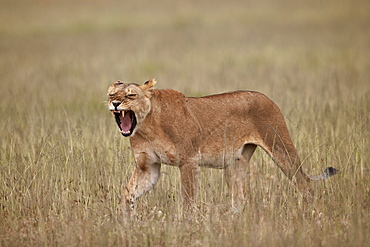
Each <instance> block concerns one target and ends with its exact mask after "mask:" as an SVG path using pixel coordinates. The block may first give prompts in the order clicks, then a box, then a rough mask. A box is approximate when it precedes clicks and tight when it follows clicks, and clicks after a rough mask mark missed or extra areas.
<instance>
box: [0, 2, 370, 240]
mask: <svg viewBox="0 0 370 247" xmlns="http://www.w3.org/2000/svg"><path fill="white" fill-rule="evenodd" d="M369 9H370V3H369V1H365V0H355V1H347V0H346V1H345V0H336V1H334V0H327V1H316V0H310V1H303V0H298V1H289V0H279V1H269V0H266V1H254V0H251V1H241V0H240V1H238V0H237V1H232V2H230V1H221V0H216V1H206V0H202V1H182V2H177V1H169V0H159V1H144V0H143V1H118V0H116V1H113V0H111V1H97V0H94V1H87V0H83V1H70V0H68V1H41V0H40V1H37V0H33V1H8V0H0V79H1V82H0V99H1V100H0V140H1V141H0V246H43V245H44V246H53V245H58V246H101V245H106V246H119V245H121V246H366V245H367V243H368V242H369V240H370V186H369V185H370V176H369V175H370V174H369V173H370V170H369V169H370V163H369V161H370V152H369V144H370V143H369V120H370V119H369V118H370V117H369V116H370V79H369V78H370V56H369V54H370V32H369V29H370V26H369V23H370V14H369V11H368V10H369ZM153 77H155V78H156V79H157V81H158V84H157V85H158V88H173V89H176V90H179V91H181V92H184V93H185V94H186V95H188V96H202V95H206V94H212V93H219V92H224V91H229V90H239V89H247V90H256V91H260V92H263V93H265V94H266V95H268V96H269V97H270V98H271V99H273V100H274V101H275V102H276V103H277V104H278V105H279V107H280V108H281V110H282V112H283V114H284V116H285V118H286V121H287V124H288V127H289V130H290V132H291V134H292V138H293V141H294V144H295V145H296V147H297V149H298V152H299V154H300V156H301V159H302V160H303V167H304V170H306V171H307V172H308V173H310V174H318V173H321V172H322V169H323V168H325V167H327V166H334V167H336V168H338V169H339V170H340V174H338V175H337V176H335V177H333V178H332V179H330V180H326V181H323V182H315V183H313V187H314V190H315V198H314V201H313V202H312V203H310V204H307V203H304V202H303V201H302V198H301V197H300V195H299V193H297V192H296V191H295V190H294V188H293V187H292V186H291V184H290V182H289V181H288V179H287V178H286V177H285V176H284V175H283V174H282V173H281V171H280V170H279V169H278V168H277V166H276V165H274V164H273V163H272V161H271V160H270V158H269V157H268V156H266V155H265V154H264V153H263V152H262V151H260V150H258V151H257V153H256V154H255V156H254V157H253V158H252V164H251V166H250V167H248V168H246V169H248V172H249V175H248V187H247V191H248V203H247V205H246V207H245V210H244V211H243V212H242V213H240V214H239V215H233V214H231V213H230V211H229V208H230V204H231V202H230V201H231V200H230V194H229V190H228V188H227V186H226V184H225V181H224V179H223V175H222V171H219V170H212V169H202V171H201V181H200V185H199V195H198V203H197V205H198V208H199V216H198V217H197V218H196V219H194V220H184V219H183V217H182V210H181V197H180V195H181V193H180V192H181V189H180V182H179V172H178V170H177V169H176V168H173V167H167V166H164V167H163V170H162V173H161V178H160V181H159V183H158V184H157V185H156V187H155V188H154V190H152V191H151V192H150V193H148V194H146V195H145V196H143V197H142V198H141V199H140V201H139V206H138V209H137V210H138V213H139V217H138V218H137V219H134V220H133V219H127V218H125V217H123V215H122V206H121V204H120V203H121V195H122V192H123V189H124V186H125V184H126V183H127V181H128V179H129V177H130V175H131V171H132V168H133V166H134V161H133V157H132V156H131V151H130V147H129V142H128V140H127V139H125V138H123V137H121V136H120V135H119V133H118V130H117V127H116V125H115V123H114V120H113V119H112V118H111V115H110V113H109V111H108V110H107V107H106V103H105V101H106V89H107V87H108V85H109V84H110V83H111V82H113V81H115V80H118V79H121V80H124V81H134V82H144V81H146V80H147V79H149V78H153Z"/></svg>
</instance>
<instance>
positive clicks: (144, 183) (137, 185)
mask: <svg viewBox="0 0 370 247" xmlns="http://www.w3.org/2000/svg"><path fill="white" fill-rule="evenodd" d="M160 169H161V164H158V163H152V164H142V163H141V164H140V165H139V164H138V165H137V166H136V167H135V169H134V173H133V174H132V176H131V178H130V181H129V183H128V185H127V186H126V190H125V193H124V197H125V201H126V205H127V207H128V208H129V210H130V211H133V210H134V208H135V201H136V199H137V198H139V197H140V196H141V195H143V194H144V193H145V192H147V191H149V190H151V189H152V188H153V186H154V185H155V184H156V183H157V181H158V178H159V174H160Z"/></svg>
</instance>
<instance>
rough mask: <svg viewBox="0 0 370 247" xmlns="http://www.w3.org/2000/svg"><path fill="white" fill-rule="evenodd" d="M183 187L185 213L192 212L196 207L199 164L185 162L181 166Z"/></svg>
mask: <svg viewBox="0 0 370 247" xmlns="http://www.w3.org/2000/svg"><path fill="white" fill-rule="evenodd" d="M180 173H181V188H182V193H183V200H184V211H185V214H192V211H193V209H194V208H195V199H196V195H197V185H198V173H199V168H198V165H197V164H193V163H191V164H184V165H182V166H180Z"/></svg>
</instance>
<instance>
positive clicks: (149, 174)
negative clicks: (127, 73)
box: [108, 79, 337, 209]
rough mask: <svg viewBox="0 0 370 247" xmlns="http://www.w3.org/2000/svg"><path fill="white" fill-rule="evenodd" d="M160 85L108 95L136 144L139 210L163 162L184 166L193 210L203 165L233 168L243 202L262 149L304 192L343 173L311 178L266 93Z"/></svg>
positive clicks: (124, 87)
mask: <svg viewBox="0 0 370 247" xmlns="http://www.w3.org/2000/svg"><path fill="white" fill-rule="evenodd" d="M155 84H156V81H155V79H151V80H149V81H147V82H145V83H144V84H143V85H138V84H135V83H123V82H121V81H116V82H114V83H113V84H112V85H111V86H110V87H109V89H108V107H109V110H110V111H111V112H112V114H113V116H114V117H115V120H116V122H117V125H118V127H119V130H120V132H121V134H122V135H123V136H125V137H129V138H130V143H131V147H132V151H133V155H134V157H135V161H136V167H135V169H134V172H133V175H132V177H131V179H130V181H129V184H128V185H127V187H126V190H125V194H124V197H125V200H126V202H127V205H128V206H129V207H130V208H132V209H133V208H134V203H135V200H136V199H137V198H138V197H140V196H141V195H142V194H144V193H145V192H147V191H149V190H150V189H152V188H153V186H154V185H155V184H156V183H157V181H158V178H159V174H160V169H161V164H167V165H172V166H177V167H179V169H180V173H181V184H182V191H183V195H184V199H185V200H184V202H185V206H186V207H189V206H192V205H193V204H194V200H195V197H196V188H197V177H198V171H199V166H205V167H211V168H218V169H225V175H226V176H225V178H226V182H227V184H228V185H229V186H230V188H231V190H232V195H233V197H232V198H233V199H232V200H233V202H232V203H233V205H236V206H238V205H237V202H240V203H241V204H243V203H244V201H245V192H244V180H245V176H246V166H247V165H248V162H249V160H250V159H251V156H252V155H253V152H254V151H255V149H256V147H257V146H259V147H261V148H262V149H263V150H264V151H265V152H266V153H267V154H268V155H269V156H270V157H271V158H272V159H273V160H274V162H275V163H276V164H277V165H278V166H279V167H280V169H281V170H282V171H283V172H284V173H285V174H286V175H287V176H288V178H289V179H292V180H294V181H295V183H296V184H297V186H298V187H299V188H300V189H301V190H310V189H309V186H310V180H320V179H326V178H328V177H329V176H331V175H334V174H335V173H336V172H337V170H336V169H335V168H331V167H329V168H327V169H326V170H325V172H324V173H323V174H322V175H319V176H309V175H307V174H306V173H305V172H303V170H302V167H301V162H300V159H299V157H298V154H297V151H296V149H295V147H294V145H293V143H292V140H291V138H290V135H289V132H288V129H287V126H286V124H285V121H284V118H283V116H282V114H281V112H280V110H279V108H278V107H277V106H276V104H275V103H274V102H272V101H271V100H270V99H269V98H267V97H266V96H265V95H263V94H261V93H258V92H252V91H236V92H228V93H223V94H218V95H211V96H206V97H201V98H192V97H186V96H185V95H184V94H182V93H180V92H178V91H175V90H171V89H162V90H158V89H154V85H155ZM293 178H294V179H293Z"/></svg>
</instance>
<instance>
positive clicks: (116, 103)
mask: <svg viewBox="0 0 370 247" xmlns="http://www.w3.org/2000/svg"><path fill="white" fill-rule="evenodd" d="M120 104H121V102H119V101H112V105H113V106H114V108H115V109H116V110H117V106H119V105H120Z"/></svg>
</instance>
